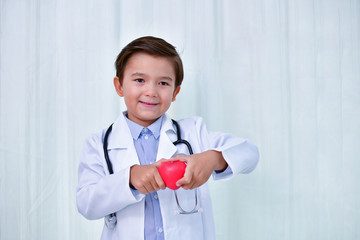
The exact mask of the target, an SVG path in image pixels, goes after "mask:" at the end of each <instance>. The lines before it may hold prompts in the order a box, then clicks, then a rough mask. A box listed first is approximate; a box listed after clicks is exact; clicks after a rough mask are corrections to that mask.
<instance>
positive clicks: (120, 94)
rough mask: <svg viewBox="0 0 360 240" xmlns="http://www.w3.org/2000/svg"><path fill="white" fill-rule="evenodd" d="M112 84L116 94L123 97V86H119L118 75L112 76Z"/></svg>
mask: <svg viewBox="0 0 360 240" xmlns="http://www.w3.org/2000/svg"><path fill="white" fill-rule="evenodd" d="M114 86H115V90H116V92H117V94H118V95H119V96H120V97H123V96H124V92H123V87H122V86H121V84H120V79H119V78H118V77H114Z"/></svg>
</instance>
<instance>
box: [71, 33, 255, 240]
mask: <svg viewBox="0 0 360 240" xmlns="http://www.w3.org/2000/svg"><path fill="white" fill-rule="evenodd" d="M115 65H116V77H115V78H114V86H115V89H116V92H117V94H118V95H119V96H120V97H123V98H124V100H125V104H126V107H127V111H125V112H124V113H123V114H120V116H119V118H118V119H117V120H116V121H115V122H114V124H113V126H112V129H110V130H111V133H110V131H108V134H106V132H107V130H106V129H105V130H104V131H102V132H100V133H98V134H94V135H91V136H90V137H89V138H88V139H87V141H86V144H85V146H84V149H83V153H82V156H81V161H80V165H79V183H78V188H77V206H78V210H79V212H80V213H81V214H82V215H84V216H85V217H86V218H88V219H99V218H103V217H105V216H107V217H106V218H105V222H106V224H105V226H104V229H103V233H102V237H101V238H102V239H147V240H149V239H206V240H208V239H215V231H214V223H213V216H212V210H211V202H210V196H209V193H208V187H207V184H206V182H207V180H208V179H209V177H210V176H211V175H213V177H214V179H224V178H229V177H231V176H233V175H235V174H238V173H248V172H251V171H252V170H253V169H254V168H255V167H256V164H257V162H258V157H259V155H258V151H257V148H256V147H255V146H254V145H253V144H251V143H250V142H249V141H247V140H245V139H240V138H237V137H234V136H232V135H229V134H223V133H213V132H208V131H207V129H206V127H205V125H204V123H203V121H202V119H201V118H198V117H193V118H187V119H183V120H180V121H179V122H178V124H179V125H180V129H179V131H180V134H181V137H182V139H186V140H187V141H188V142H189V143H190V145H191V147H192V149H193V151H194V153H195V154H193V155H189V150H188V149H187V148H186V147H185V146H184V144H182V145H179V146H175V145H174V144H173V142H174V141H176V140H177V128H176V126H175V123H173V122H172V121H171V119H170V118H169V117H168V116H167V115H166V114H165V113H166V111H167V110H168V108H169V107H170V104H171V103H172V102H173V101H175V99H176V96H177V94H178V93H179V91H180V86H181V82H182V80H183V67H182V62H181V59H180V57H179V55H178V53H177V52H176V50H175V48H174V47H173V46H172V45H171V44H169V43H167V42H166V41H164V40H163V39H159V38H155V37H143V38H139V39H136V40H134V41H132V42H131V43H129V44H128V45H127V46H126V47H125V48H124V49H123V50H122V51H121V52H120V54H119V56H118V57H117V60H116V62H115ZM105 134H106V135H108V136H106V137H105ZM104 139H106V144H105V146H104ZM104 149H105V150H104ZM104 154H108V156H109V159H110V161H111V165H112V168H113V172H114V173H113V174H109V173H110V170H109V169H108V167H107V163H106V159H105V157H104ZM184 154H186V155H184ZM169 159H170V160H180V161H184V162H186V164H187V167H186V171H185V175H184V177H183V178H181V179H180V180H179V181H177V183H176V184H177V185H178V186H181V188H180V189H179V190H177V193H178V195H179V197H180V200H179V201H180V202H181V204H182V205H183V206H185V207H186V208H191V206H193V205H194V201H195V200H194V191H195V190H194V189H196V188H197V195H198V198H199V201H198V205H199V207H200V208H201V210H202V211H197V212H196V213H193V214H175V213H174V211H175V210H176V209H177V205H176V199H175V197H174V194H173V190H170V189H168V188H166V186H165V184H164V181H163V179H162V178H161V176H160V174H159V172H158V166H159V165H160V164H161V162H164V161H169ZM112 213H115V215H111V217H109V214H112ZM109 219H111V222H110V220H109ZM114 219H115V221H114ZM110 223H112V224H110Z"/></svg>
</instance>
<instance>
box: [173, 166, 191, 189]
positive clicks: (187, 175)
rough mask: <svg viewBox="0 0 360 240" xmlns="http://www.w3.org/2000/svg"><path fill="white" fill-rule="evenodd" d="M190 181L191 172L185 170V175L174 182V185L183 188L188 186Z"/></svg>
mask: <svg viewBox="0 0 360 240" xmlns="http://www.w3.org/2000/svg"><path fill="white" fill-rule="evenodd" d="M191 180H192V172H191V171H187V169H186V170H185V174H184V177H183V178H181V179H179V180H178V181H177V182H176V185H177V186H178V187H180V186H183V185H188V184H189V183H191Z"/></svg>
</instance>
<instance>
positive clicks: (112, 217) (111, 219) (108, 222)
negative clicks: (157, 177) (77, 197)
mask: <svg viewBox="0 0 360 240" xmlns="http://www.w3.org/2000/svg"><path fill="white" fill-rule="evenodd" d="M171 120H172V122H173V124H174V125H175V128H176V135H177V140H176V141H175V142H173V144H174V145H175V146H176V145H178V144H185V145H186V147H187V148H188V151H189V154H190V155H192V154H193V150H192V147H191V145H190V143H189V142H188V141H186V140H184V139H181V132H180V126H179V124H178V123H177V122H176V121H175V120H173V119H171ZM112 126H113V124H111V125H110V126H109V128H108V129H107V130H106V133H105V136H104V144H103V150H104V157H105V161H106V164H107V167H108V170H109V173H110V174H113V173H114V171H113V168H112V164H111V161H110V158H109V153H108V150H107V147H108V139H109V135H110V133H111V131H112ZM174 193H175V200H176V204H177V206H178V209H179V212H177V214H192V213H197V212H200V211H199V210H200V209H198V208H197V206H198V197H197V189H195V207H194V209H193V210H191V211H185V210H184V209H183V208H182V207H181V206H180V203H179V199H178V196H177V192H176V190H175V191H174ZM105 223H106V225H107V226H108V227H113V226H115V224H116V213H111V214H110V215H108V216H106V218H105Z"/></svg>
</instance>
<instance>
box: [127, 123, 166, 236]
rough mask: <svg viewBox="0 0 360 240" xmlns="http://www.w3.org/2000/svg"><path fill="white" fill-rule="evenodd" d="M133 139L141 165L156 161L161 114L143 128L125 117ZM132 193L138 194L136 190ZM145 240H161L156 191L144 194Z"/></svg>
mask: <svg viewBox="0 0 360 240" xmlns="http://www.w3.org/2000/svg"><path fill="white" fill-rule="evenodd" d="M125 119H126V122H127V124H128V126H129V129H130V132H131V135H132V137H133V140H134V145H135V149H136V152H137V155H138V158H139V161H140V164H141V165H147V164H152V163H154V162H155V161H156V155H157V150H158V146H159V137H160V129H161V123H162V119H163V116H161V117H160V118H159V119H158V120H156V121H155V122H154V123H153V124H151V125H150V126H148V127H146V128H144V127H142V126H140V125H139V124H137V123H135V122H133V121H131V120H129V119H128V118H127V117H125ZM134 194H139V192H138V191H137V190H136V191H134ZM144 221H145V222H144V226H145V229H144V235H145V236H144V238H145V240H155V239H156V240H163V239H164V231H163V229H164V228H163V222H162V217H161V209H160V204H159V200H158V194H157V192H156V191H154V192H153V193H148V194H146V196H145V220H144Z"/></svg>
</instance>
